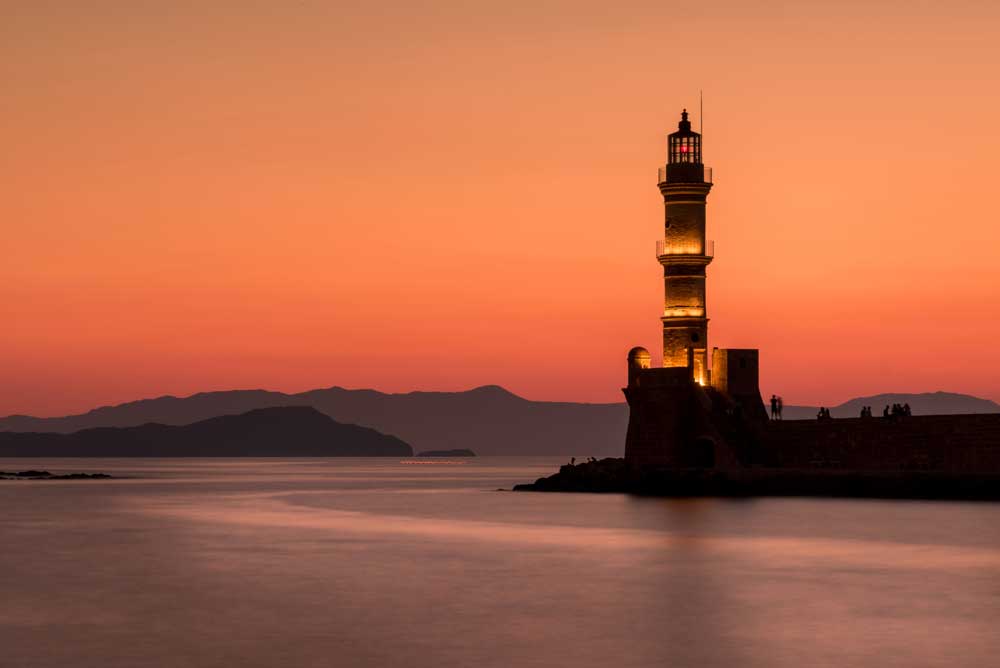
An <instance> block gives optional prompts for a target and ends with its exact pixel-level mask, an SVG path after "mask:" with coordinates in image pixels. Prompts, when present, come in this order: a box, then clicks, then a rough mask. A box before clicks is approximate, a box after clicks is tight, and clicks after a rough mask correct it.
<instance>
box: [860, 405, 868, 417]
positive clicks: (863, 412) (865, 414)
mask: <svg viewBox="0 0 1000 668" xmlns="http://www.w3.org/2000/svg"><path fill="white" fill-rule="evenodd" d="M861 417H863V418H866V417H868V407H867V406H862V407H861Z"/></svg>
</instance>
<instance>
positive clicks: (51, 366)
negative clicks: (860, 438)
mask: <svg viewBox="0 0 1000 668" xmlns="http://www.w3.org/2000/svg"><path fill="white" fill-rule="evenodd" d="M84 4H86V5H88V6H87V7H86V8H84V7H83V5H84ZM149 4H154V3H133V2H124V1H112V0H104V1H100V2H96V3H79V2H75V1H73V2H71V1H69V0H66V1H64V2H47V1H39V0H33V1H32V2H27V1H24V0H14V2H13V3H5V9H4V22H3V25H2V26H0V81H2V82H3V87H4V90H3V93H2V100H3V107H4V109H3V123H2V124H0V140H2V151H3V159H2V160H0V226H2V232H3V235H2V238H3V240H4V253H3V262H2V264H0V303H2V304H3V308H4V315H5V317H4V327H3V328H2V330H0V350H2V356H0V361H2V366H0V414H7V413H19V412H24V413H32V414H39V415H52V414H62V413H66V412H73V411H79V410H84V409H87V408H90V407H93V406H95V405H99V404H105V403H115V402H121V401H126V400H130V399H134V398H139V397H145V396H156V395H161V394H168V393H169V394H189V393H192V392H196V391H201V390H210V389H230V388H247V387H264V388H270V389H280V390H289V391H291V390H302V389H307V388H313V387H320V386H330V385H343V386H346V387H374V388H376V389H381V390H385V391H407V390H412V389H465V388H469V387H473V386H476V385H481V384H487V383H497V384H501V385H504V386H505V387H507V388H509V389H511V390H512V391H515V392H517V393H519V394H521V395H523V396H526V397H528V398H533V399H561V400H583V401H619V400H621V393H620V391H619V388H620V387H621V385H622V384H623V382H624V376H625V373H624V371H625V353H626V351H627V350H628V348H629V347H631V346H633V345H644V346H646V347H648V348H650V349H651V350H654V351H655V350H656V348H657V347H658V345H659V338H660V323H659V314H660V311H661V309H662V278H661V273H660V272H661V268H660V266H659V264H658V263H657V262H656V259H655V257H654V252H653V251H654V241H655V240H656V238H657V237H658V236H659V235H660V234H661V233H662V224H663V213H662V206H663V203H662V198H661V196H660V194H659V192H658V191H657V188H656V168H657V166H658V164H660V163H662V162H663V161H664V159H665V137H666V135H667V133H669V132H671V131H673V130H674V129H675V128H676V122H677V115H678V112H679V111H680V108H681V107H682V106H687V107H689V108H691V109H692V110H695V108H696V107H697V100H698V90H699V88H703V89H704V90H705V95H706V98H705V99H706V113H705V155H706V163H707V164H709V165H710V166H712V167H713V168H714V170H715V183H716V186H715V189H714V190H713V192H712V194H711V196H710V198H709V210H708V215H709V219H708V221H709V222H708V226H709V229H708V236H709V238H712V239H715V241H716V260H715V262H714V263H713V264H712V265H711V266H710V267H709V284H708V297H709V306H708V308H709V316H710V317H711V318H712V320H711V325H710V334H709V338H710V345H717V346H730V347H759V348H760V349H761V361H762V378H761V389H762V391H763V392H764V393H765V394H770V393H772V392H778V393H780V394H782V395H783V396H784V397H785V400H786V403H825V404H836V403H839V402H840V401H842V400H845V399H847V398H849V397H852V396H856V395H861V394H870V393H875V392H880V391H931V390H939V389H941V390H950V391H960V392H968V393H972V394H977V395H980V396H985V397H988V398H992V399H995V400H1000V374H998V373H997V371H998V369H1000V346H998V345H997V342H998V341H1000V262H998V261H997V254H998V249H1000V230H998V226H997V223H998V222H1000V215H998V214H1000V199H998V198H997V196H996V192H995V188H996V186H995V183H994V182H995V180H996V175H995V174H996V171H997V167H996V164H997V158H998V157H1000V132H998V131H997V119H998V118H1000V86H998V80H1000V40H998V39H997V34H998V31H1000V9H998V6H997V5H996V4H995V3H993V2H987V1H985V0H983V1H970V0H958V1H956V2H951V3H941V2H926V1H919V0H918V1H912V0H911V1H908V2H885V1H882V2H879V1H878V0H876V1H875V2H870V1H868V2H860V1H858V2H855V1H853V0H848V1H846V2H845V1H840V2H813V3H809V2H804V3H788V4H787V6H781V5H774V6H770V7H767V6H752V5H753V4H755V3H744V2H732V1H723V2H717V3H702V4H696V3H670V2H664V1H662V0H660V1H658V2H634V1H632V0H624V2H618V3H607V2H592V1H590V0H584V1H579V0H578V1H574V2H568V1H563V0H547V1H546V0H542V1H534V2H531V3H524V6H523V7H511V6H509V5H507V4H505V3H496V2H490V3H485V2H483V3H479V2H470V1H468V0H462V1H459V0H450V1H441V2H412V1H411V2H396V1H395V0H389V2H382V3H349V4H351V5H359V6H353V7H352V6H345V7H337V6H336V4H337V3H333V2H319V1H318V0H304V1H302V2H295V3H290V2H278V1H273V2H262V1H250V2H247V1H246V0H243V1H241V2H235V1H233V2H211V1H208V0H199V1H193V0H192V1H182V0H177V1H173V2H161V3H155V4H158V5H159V6H158V8H150V7H149V6H148V5H149ZM347 4H348V3H345V5H347ZM362 4H367V5H371V6H370V7H367V8H364V7H360V5H362ZM139 5H146V6H139ZM695 116H697V114H695ZM695 123H696V127H697V118H695ZM654 357H655V353H654Z"/></svg>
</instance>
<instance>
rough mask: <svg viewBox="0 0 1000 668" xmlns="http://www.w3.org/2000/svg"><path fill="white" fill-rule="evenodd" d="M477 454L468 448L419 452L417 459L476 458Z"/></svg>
mask: <svg viewBox="0 0 1000 668" xmlns="http://www.w3.org/2000/svg"><path fill="white" fill-rule="evenodd" d="M475 456H476V453H474V452H473V451H472V450H469V449H468V448H456V449H455V450H424V451H423V452H418V453H417V457H475Z"/></svg>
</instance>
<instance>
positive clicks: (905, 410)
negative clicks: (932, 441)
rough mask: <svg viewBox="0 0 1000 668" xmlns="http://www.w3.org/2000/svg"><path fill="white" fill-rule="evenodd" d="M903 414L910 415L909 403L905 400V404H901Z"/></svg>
mask: <svg viewBox="0 0 1000 668" xmlns="http://www.w3.org/2000/svg"><path fill="white" fill-rule="evenodd" d="M903 415H905V416H906V417H910V415H911V413H910V403H909V402H906V403H905V404H903Z"/></svg>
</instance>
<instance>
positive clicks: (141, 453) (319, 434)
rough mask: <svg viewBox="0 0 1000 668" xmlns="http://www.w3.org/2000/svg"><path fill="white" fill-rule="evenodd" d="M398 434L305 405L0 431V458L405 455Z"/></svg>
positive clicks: (408, 450) (407, 451)
mask: <svg viewBox="0 0 1000 668" xmlns="http://www.w3.org/2000/svg"><path fill="white" fill-rule="evenodd" d="M412 454H413V450H412V449H411V448H410V446H409V445H407V444H406V443H404V442H403V441H401V440H399V439H398V438H396V437H395V436H386V435H385V434H380V433H379V432H377V431H375V430H374V429H369V428H367V427H359V426H358V425H354V424H341V423H339V422H337V421H335V420H333V419H331V418H330V417H329V416H327V415H324V414H322V413H320V412H319V411H317V410H316V409H314V408H311V407H309V406H289V407H281V408H261V409H257V410H252V411H249V412H247V413H243V414H241V415H223V416H220V417H214V418H210V419H208V420H202V421H200V422H195V423H193V424H188V425H184V426H170V425H164V424H152V423H150V424H143V425H140V426H133V427H96V428H93V429H84V430H82V431H77V432H73V433H71V434H58V433H51V432H48V433H45V432H28V433H19V432H0V457H372V456H391V457H409V456H411V455H412Z"/></svg>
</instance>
